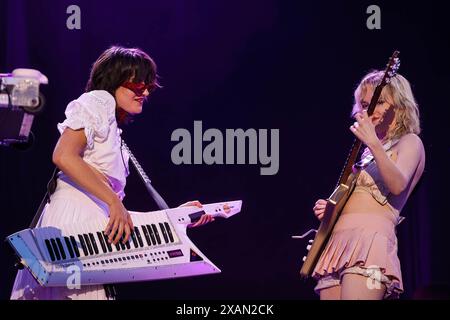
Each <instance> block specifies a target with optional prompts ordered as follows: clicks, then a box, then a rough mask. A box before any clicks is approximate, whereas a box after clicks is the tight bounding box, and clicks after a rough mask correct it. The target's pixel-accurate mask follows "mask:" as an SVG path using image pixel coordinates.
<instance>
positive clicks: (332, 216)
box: [300, 172, 359, 278]
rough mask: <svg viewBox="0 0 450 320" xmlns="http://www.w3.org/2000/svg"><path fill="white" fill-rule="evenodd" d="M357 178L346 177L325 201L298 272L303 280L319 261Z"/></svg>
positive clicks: (357, 174)
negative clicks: (315, 231) (312, 238)
mask: <svg viewBox="0 0 450 320" xmlns="http://www.w3.org/2000/svg"><path fill="white" fill-rule="evenodd" d="M358 176H359V172H358V173H356V174H351V175H350V176H349V177H348V180H347V182H346V183H345V184H343V183H342V184H340V185H339V186H338V187H337V188H336V189H335V190H334V191H333V193H332V194H331V196H330V197H329V198H328V199H327V205H326V207H325V213H324V215H323V219H322V222H321V224H320V227H319V230H318V231H317V234H316V237H315V238H314V242H313V243H312V245H311V249H309V252H308V255H307V256H306V259H305V262H304V263H303V265H302V268H301V270H300V275H301V276H302V277H303V278H306V277H309V276H311V275H312V273H313V271H314V268H315V266H316V264H317V261H318V260H319V258H320V255H321V253H322V252H323V250H324V249H325V246H326V244H327V243H328V239H329V238H330V236H331V233H332V232H333V228H334V225H335V224H336V222H337V220H338V218H339V216H340V215H341V212H342V210H343V209H344V207H345V205H346V204H347V201H348V199H349V198H350V196H351V195H352V193H353V190H354V189H355V186H356V180H357V179H358Z"/></svg>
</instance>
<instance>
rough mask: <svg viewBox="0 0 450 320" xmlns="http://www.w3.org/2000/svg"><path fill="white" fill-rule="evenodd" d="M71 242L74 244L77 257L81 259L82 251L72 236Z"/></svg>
mask: <svg viewBox="0 0 450 320" xmlns="http://www.w3.org/2000/svg"><path fill="white" fill-rule="evenodd" d="M70 242H71V243H72V247H73V250H74V252H75V255H76V256H77V258H79V257H80V251H79V250H78V244H77V241H76V240H75V237H74V236H70Z"/></svg>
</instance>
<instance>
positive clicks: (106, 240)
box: [103, 231, 113, 252]
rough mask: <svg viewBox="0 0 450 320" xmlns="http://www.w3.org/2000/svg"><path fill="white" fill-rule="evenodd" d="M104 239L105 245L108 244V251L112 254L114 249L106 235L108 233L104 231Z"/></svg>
mask: <svg viewBox="0 0 450 320" xmlns="http://www.w3.org/2000/svg"><path fill="white" fill-rule="evenodd" d="M103 238H104V239H105V244H106V247H107V248H108V251H109V252H112V251H113V249H112V246H111V243H109V241H108V236H107V235H106V233H105V232H104V231H103Z"/></svg>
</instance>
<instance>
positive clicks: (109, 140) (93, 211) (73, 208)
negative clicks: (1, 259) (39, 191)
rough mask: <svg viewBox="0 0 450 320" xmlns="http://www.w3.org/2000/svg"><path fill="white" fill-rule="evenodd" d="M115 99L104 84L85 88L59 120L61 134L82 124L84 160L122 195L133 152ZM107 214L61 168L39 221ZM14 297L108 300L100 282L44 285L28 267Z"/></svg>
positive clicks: (66, 222) (58, 221)
mask: <svg viewBox="0 0 450 320" xmlns="http://www.w3.org/2000/svg"><path fill="white" fill-rule="evenodd" d="M115 108H116V102H115V99H114V97H113V96H112V95H111V94H110V93H108V92H107V91H104V90H94V91H90V92H87V93H84V94H82V95H81V96H80V97H79V98H78V99H76V100H74V101H72V102H70V103H69V104H68V106H67V108H66V112H65V115H66V119H65V120H64V122H62V123H59V124H58V130H59V132H60V133H61V134H62V133H63V132H64V130H65V129H66V128H71V129H74V130H78V129H84V133H85V135H86V139H87V146H86V149H85V150H84V154H83V160H84V161H86V162H87V163H88V164H89V165H91V166H92V167H94V168H95V169H97V170H98V171H99V172H100V173H102V174H103V175H104V176H105V177H106V178H107V180H108V181H109V183H110V186H111V187H112V189H113V190H114V192H116V194H117V195H118V196H119V197H120V199H123V198H124V197H125V193H124V188H125V183H126V177H127V175H128V172H129V168H128V159H129V154H128V153H127V152H126V151H125V149H122V147H121V137H120V134H121V129H119V128H118V126H117V121H116V118H115ZM98 216H104V217H109V212H108V206H107V205H106V204H105V203H104V202H102V201H101V200H99V199H98V198H96V197H95V196H93V195H92V194H89V193H88V192H86V191H85V190H83V189H82V188H81V187H80V186H78V185H77V184H75V183H74V182H73V181H71V179H70V178H69V177H68V176H67V175H65V174H64V173H63V172H59V173H58V180H57V187H56V190H55V192H54V193H53V194H52V195H51V197H50V203H48V204H47V205H46V207H45V209H44V211H43V214H42V215H41V218H40V220H39V222H38V225H37V227H44V226H54V227H56V228H58V227H60V226H63V225H75V224H82V223H83V222H87V221H89V220H90V219H92V218H95V217H98ZM11 299H24V300H29V299H35V300H64V299H83V300H104V299H107V297H106V294H105V290H104V288H103V286H102V285H88V286H81V288H80V289H69V288H67V287H42V286H40V285H39V283H38V282H37V281H36V280H35V279H34V278H33V276H32V275H31V273H30V272H29V271H28V270H27V269H25V268H24V269H23V270H19V271H18V273H17V276H16V279H15V282H14V285H13V289H12V293H11Z"/></svg>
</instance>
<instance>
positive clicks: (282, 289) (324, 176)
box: [0, 0, 450, 299]
mask: <svg viewBox="0 0 450 320" xmlns="http://www.w3.org/2000/svg"><path fill="white" fill-rule="evenodd" d="M412 3H413V2H409V1H403V2H402V1H396V2H395V4H394V3H393V2H386V3H381V2H378V3H377V4H378V5H379V6H380V7H381V20H382V28H381V30H368V29H367V28H366V19H367V17H368V14H366V8H367V7H368V6H369V5H371V4H372V2H371V1H361V2H359V3H358V2H354V1H351V2H349V1H339V2H338V1H333V2H331V1H330V2H325V1H313V2H311V1H308V2H303V1H302V2H299V1H292V2H283V1H196V0H192V1H181V0H170V1H126V2H123V1H120V2H119V1H117V2H115V1H73V0H71V1H65V0H64V1H48V0H45V1H44V0H38V1H26V0H1V1H0V36H1V41H0V44H1V49H0V72H11V71H12V70H13V69H14V68H19V67H29V68H35V69H38V70H40V71H42V72H43V73H44V74H46V75H47V76H48V78H49V81H50V83H49V85H48V86H43V87H42V89H43V91H44V94H45V96H46V98H47V105H46V109H45V111H44V112H43V113H42V114H41V115H39V116H38V117H37V118H36V119H35V122H34V125H33V131H34V133H35V135H36V141H35V144H34V145H33V147H32V148H31V149H30V150H28V151H26V152H20V151H17V150H14V149H12V148H4V147H3V148H1V149H0V195H1V215H0V217H1V218H0V219H1V222H0V237H1V238H5V237H6V236H7V235H9V234H11V233H13V232H16V231H18V230H21V229H23V228H26V227H27V225H28V224H29V222H30V220H31V218H32V216H33V214H34V212H35V210H36V209H37V206H38V204H39V202H40V200H41V198H42V196H43V194H44V191H45V185H46V183H47V180H48V178H49V175H50V174H51V171H52V163H51V154H52V150H53V148H54V145H55V143H56V141H57V139H58V136H59V134H58V132H57V130H56V124H57V123H58V122H60V121H62V120H63V119H64V109H65V107H66V105H67V103H68V102H69V101H71V100H73V99H75V98H77V97H78V96H79V95H80V94H81V93H82V92H83V90H84V87H85V84H86V81H87V77H88V74H89V70H90V66H91V64H92V63H93V62H94V61H95V59H96V58H97V57H98V56H99V54H100V53H101V52H102V51H103V50H104V49H106V48H107V47H108V46H110V45H112V44H120V45H123V46H136V47H140V48H142V49H144V50H145V51H146V52H148V53H149V54H150V55H151V56H152V57H153V58H154V59H155V61H156V62H157V64H158V68H159V74H160V76H161V83H162V85H163V86H164V88H163V89H162V90H159V91H157V92H156V93H155V94H154V95H153V96H152V97H151V99H150V102H149V103H147V105H146V106H145V110H144V113H143V114H142V116H140V117H139V118H138V119H137V120H136V121H135V123H134V124H133V125H131V126H129V127H128V128H127V129H126V131H125V133H124V137H125V139H126V140H127V141H128V144H129V146H130V147H131V148H132V149H133V150H134V152H135V154H136V156H137V158H138V159H140V161H141V163H142V165H143V166H144V168H145V169H146V170H147V172H148V174H149V175H150V177H151V178H152V181H153V184H154V185H155V187H156V188H157V189H158V190H159V192H160V193H161V194H162V195H163V196H164V197H165V199H166V200H167V202H168V203H169V204H170V205H171V206H177V205H179V204H181V203H183V202H185V201H188V200H191V199H199V200H201V201H202V202H204V203H211V202H216V201H223V200H232V199H242V200H243V208H242V212H241V213H240V214H238V215H236V216H235V217H233V218H232V219H229V220H225V221H217V222H215V223H213V224H209V225H207V226H204V227H201V228H198V229H192V230H189V233H188V234H189V236H190V238H191V240H193V241H194V242H195V243H196V244H197V246H198V247H199V248H200V249H201V250H202V252H203V253H204V254H205V255H206V256H207V257H208V258H210V259H211V260H212V261H213V262H214V263H215V264H217V265H218V266H219V267H220V268H221V269H222V273H221V274H218V275H211V276H203V277H196V278H190V279H176V280H166V281H158V282H147V283H138V284H122V285H119V286H118V289H119V297H120V298H124V299H136V298H144V299H159V298H167V299H176V298H182V299H185V298H192V299H200V298H206V299H208V298H211V299H223V298H237V299H252V298H255V299H259V298H263V299H264V298H267V299H316V296H315V294H313V292H312V288H313V286H314V283H313V282H312V281H307V282H303V281H301V280H300V278H299V276H298V271H299V268H300V266H301V258H302V256H303V255H304V254H305V245H306V244H305V243H304V242H303V241H301V240H292V239H291V236H292V235H294V234H299V233H302V232H304V231H306V230H307V229H309V228H310V227H316V226H317V222H316V220H315V218H314V216H313V214H312V212H311V208H312V206H313V204H314V202H315V200H316V199H317V198H318V197H326V196H328V195H329V193H330V192H331V191H332V187H333V186H334V184H335V181H336V179H337V177H338V174H339V172H340V169H341V167H342V166H343V163H344V160H345V157H346V154H347V151H348V149H349V147H350V145H351V142H352V135H351V133H350V132H349V130H348V127H349V125H350V119H349V112H350V109H351V105H352V94H353V90H354V88H355V85H356V84H357V83H358V81H359V80H360V79H361V77H362V76H363V75H364V74H365V73H366V72H368V71H369V70H370V69H372V68H384V65H385V63H386V61H387V59H388V57H389V56H390V55H391V53H392V52H393V50H394V49H398V50H400V51H401V58H402V65H401V69H400V72H401V73H402V74H403V75H404V76H406V78H407V79H409V80H410V82H411V84H412V86H413V91H414V93H415V96H416V98H417V100H418V103H419V104H420V109H421V113H422V124H423V134H422V139H423V142H424V145H425V149H426V153H427V163H426V169H425V173H424V175H423V178H422V181H421V183H420V184H419V186H418V188H417V189H416V191H415V192H414V194H413V195H412V197H411V199H410V201H409V203H408V205H407V206H406V207H405V209H404V210H403V213H402V214H403V215H404V216H406V217H407V218H406V220H405V221H404V222H403V223H402V224H401V225H400V226H399V228H398V237H399V255H400V259H401V262H402V271H403V277H404V283H405V290H406V293H405V294H404V296H403V298H412V297H414V295H417V294H418V292H420V291H421V290H422V289H426V288H428V287H429V286H432V288H440V286H446V285H448V284H449V283H450V275H449V273H448V272H446V271H448V270H449V258H448V256H447V252H448V245H449V241H448V238H447V235H448V226H449V223H450V219H449V210H448V208H447V203H446V200H447V198H446V196H448V195H447V192H448V189H447V188H446V185H445V184H444V183H445V182H446V181H447V182H448V181H449V178H450V177H449V174H448V173H449V170H448V166H447V165H448V155H449V143H448V132H447V130H448V124H447V123H448V114H449V113H448V107H449V103H448V96H447V95H448V92H449V89H450V87H449V84H450V76H449V70H450V62H449V61H450V60H449V59H448V57H449V55H450V48H449V42H450V37H449V30H450V28H449V26H448V12H446V11H445V10H444V7H443V5H442V4H440V2H439V3H438V2H433V1H427V2H426V3H420V4H412ZM71 4H77V5H79V6H80V8H81V30H68V29H67V28H66V19H67V17H68V14H66V8H67V7H68V6H69V5H71ZM194 120H202V121H203V127H204V130H206V129H207V128H218V129H221V130H223V132H224V130H225V129H226V128H231V129H236V128H243V129H248V128H255V129H258V128H267V129H271V128H278V129H280V170H279V172H278V174H277V175H274V176H261V175H259V165H211V166H208V165H195V166H194V165H181V166H176V165H174V164H173V163H172V162H171V158H170V152H171V149H172V147H173V146H174V143H173V142H171V141H170V136H171V133H172V131H173V130H175V129H176V128H187V129H188V130H190V131H191V132H193V121H194ZM126 193H127V197H126V200H125V205H126V206H127V208H128V209H130V210H141V211H147V210H154V209H156V206H155V205H154V203H153V201H152V200H151V199H150V198H149V196H148V195H147V194H146V191H145V188H144V187H143V185H142V184H141V182H140V181H139V178H138V177H137V175H136V174H135V173H133V174H132V176H131V177H130V178H129V181H128V185H127V189H126ZM12 264H13V259H12V257H11V255H10V252H9V251H7V246H6V244H4V245H2V247H1V251H0V274H1V285H0V297H1V298H2V299H6V298H8V297H9V292H10V288H11V286H12V282H13V279H14V275H15V270H14V269H13V267H12Z"/></svg>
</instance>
